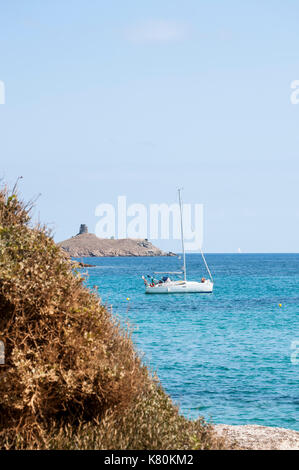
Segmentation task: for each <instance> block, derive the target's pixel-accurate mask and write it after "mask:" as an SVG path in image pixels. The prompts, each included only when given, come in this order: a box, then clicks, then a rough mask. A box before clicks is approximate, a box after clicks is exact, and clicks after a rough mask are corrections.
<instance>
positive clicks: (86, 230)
mask: <svg viewBox="0 0 299 470" xmlns="http://www.w3.org/2000/svg"><path fill="white" fill-rule="evenodd" d="M82 233H88V228H87V225H85V224H81V225H80V230H79V233H78V235H82Z"/></svg>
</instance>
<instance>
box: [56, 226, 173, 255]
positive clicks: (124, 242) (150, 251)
mask: <svg viewBox="0 0 299 470" xmlns="http://www.w3.org/2000/svg"><path fill="white" fill-rule="evenodd" d="M86 229H87V228H85V226H84V230H85V231H84V232H83V231H82V226H81V228H80V232H79V233H78V235H76V236H74V237H71V238H69V239H68V240H64V241H62V242H60V243H58V245H59V246H60V247H61V248H62V249H63V250H64V251H65V252H66V253H67V254H68V255H69V256H71V257H74V258H80V257H85V256H86V257H89V256H175V254H174V253H171V252H169V253H166V252H165V251H162V250H160V249H159V248H157V247H156V246H154V245H153V244H152V243H150V242H149V241H148V240H146V239H135V238H124V239H119V240H115V239H107V238H98V237H97V236H96V235H94V234H93V233H87V232H86Z"/></svg>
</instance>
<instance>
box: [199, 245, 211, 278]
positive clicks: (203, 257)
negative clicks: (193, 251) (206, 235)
mask: <svg viewBox="0 0 299 470" xmlns="http://www.w3.org/2000/svg"><path fill="white" fill-rule="evenodd" d="M200 252H201V256H202V259H203V260H204V263H205V265H206V268H207V271H208V273H209V276H210V278H211V281H212V282H214V281H213V277H212V274H211V271H210V270H209V266H208V263H207V262H206V258H205V255H204V254H203V251H202V249H201V248H200Z"/></svg>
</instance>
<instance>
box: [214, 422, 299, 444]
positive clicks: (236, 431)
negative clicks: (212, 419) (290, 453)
mask: <svg viewBox="0 0 299 470" xmlns="http://www.w3.org/2000/svg"><path fill="white" fill-rule="evenodd" d="M214 428H215V431H216V432H217V434H218V435H219V436H221V437H224V438H225V439H226V440H227V441H228V442H230V443H235V444H236V445H237V446H238V447H239V448H241V449H246V450H299V432H297V431H293V430H291V429H284V428H273V427H267V426H258V425H256V424H248V425H238V426H233V425H228V424H216V425H215V426H214Z"/></svg>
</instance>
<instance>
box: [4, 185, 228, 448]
mask: <svg viewBox="0 0 299 470" xmlns="http://www.w3.org/2000/svg"><path fill="white" fill-rule="evenodd" d="M29 213H30V207H28V206H26V205H25V204H24V203H22V202H21V201H20V200H19V199H18V197H17V196H16V195H15V194H11V193H9V191H8V190H7V189H6V188H4V189H2V190H1V191H0V332H1V339H2V340H3V341H4V343H5V364H4V365H2V366H0V448H6V449H12V448H14V449H211V448H221V447H222V446H223V442H222V441H221V440H219V438H217V437H215V435H214V433H213V430H212V427H211V426H210V425H208V424H206V423H205V422H204V421H203V419H199V420H197V421H189V420H187V419H185V418H184V417H183V416H181V415H180V414H179V411H178V409H177V407H176V406H174V404H173V403H172V401H171V399H170V398H169V397H168V395H167V394H166V393H165V392H164V390H163V388H162V387H161V385H160V384H159V382H158V380H157V379H155V378H153V377H152V375H151V374H150V373H149V371H148V369H147V368H146V367H145V366H144V365H143V364H142V361H141V359H140V358H139V356H138V354H137V353H136V350H135V348H134V345H133V343H132V340H131V337H130V334H129V332H128V331H127V330H124V329H123V327H122V326H121V325H120V324H119V323H118V322H117V320H116V319H115V318H114V317H113V316H112V315H111V314H110V313H109V312H108V311H107V310H106V308H105V306H103V305H101V303H100V301H99V298H98V296H97V295H96V293H94V292H92V291H90V290H88V289H87V288H86V287H85V286H84V284H83V280H82V277H81V276H80V275H79V274H78V273H76V272H74V269H73V267H72V266H71V264H70V262H69V261H68V260H67V259H66V257H65V256H64V255H63V253H62V251H61V249H60V248H59V247H58V246H57V245H56V244H55V243H54V241H53V240H52V238H51V236H50V234H49V233H48V231H47V229H46V228H44V227H41V226H36V227H31V226H30V215H29Z"/></svg>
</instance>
